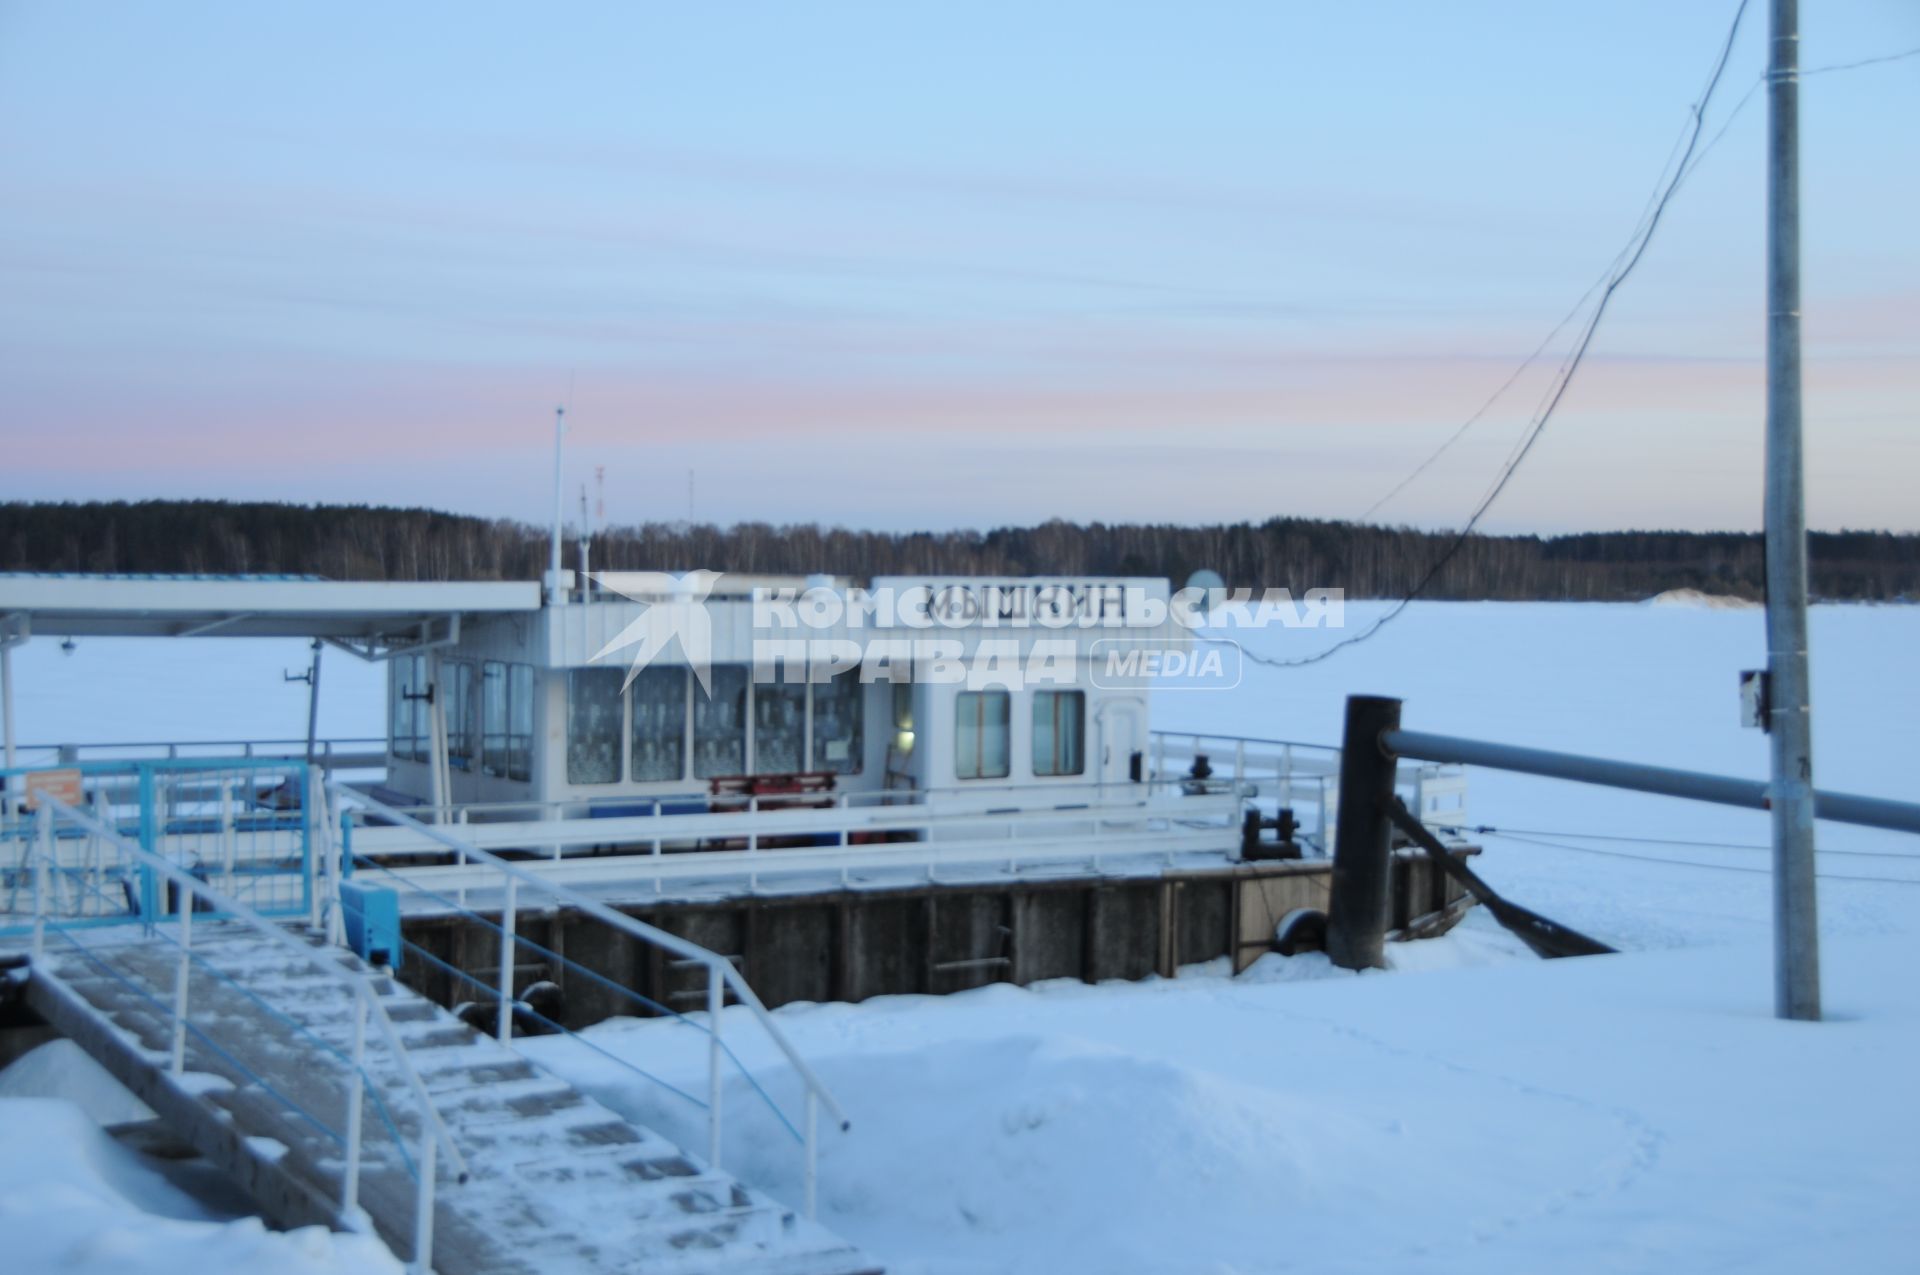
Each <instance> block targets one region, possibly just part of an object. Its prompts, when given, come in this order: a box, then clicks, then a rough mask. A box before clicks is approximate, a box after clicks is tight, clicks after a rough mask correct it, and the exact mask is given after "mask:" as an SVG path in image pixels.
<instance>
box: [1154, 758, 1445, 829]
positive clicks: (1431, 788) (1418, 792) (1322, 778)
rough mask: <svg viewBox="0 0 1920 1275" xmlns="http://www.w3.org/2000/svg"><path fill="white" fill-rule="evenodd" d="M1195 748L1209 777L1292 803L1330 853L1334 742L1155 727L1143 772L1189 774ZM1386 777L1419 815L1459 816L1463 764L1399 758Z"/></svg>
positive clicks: (1163, 777) (1259, 798)
mask: <svg viewBox="0 0 1920 1275" xmlns="http://www.w3.org/2000/svg"><path fill="white" fill-rule="evenodd" d="M1201 756H1204V757H1206V759H1207V765H1208V768H1209V770H1210V772H1211V777H1210V778H1209V779H1208V780H1207V782H1208V783H1209V784H1216V785H1223V786H1230V787H1232V788H1234V789H1235V790H1237V791H1238V792H1240V793H1241V794H1242V795H1243V796H1245V797H1246V798H1247V799H1249V800H1252V801H1256V802H1258V803H1260V804H1261V805H1263V806H1272V807H1275V808H1279V807H1286V808H1289V809H1291V810H1293V811H1294V813H1295V815H1296V816H1299V817H1300V825H1301V829H1302V833H1303V835H1304V836H1305V837H1306V838H1307V840H1308V842H1309V843H1310V844H1312V845H1313V846H1314V847H1315V848H1316V849H1318V850H1319V851H1320V852H1321V853H1322V854H1332V853H1333V842H1334V836H1335V834H1336V832H1337V831H1338V826H1339V817H1340V750H1339V749H1338V748H1335V747H1332V746H1330V745H1327V744H1310V743H1305V742H1301V741H1298V740H1286V739H1254V738H1250V737H1247V736H1243V735H1202V734H1193V733H1188V732H1181V731H1155V732H1153V746H1152V750H1151V758H1152V767H1151V776H1152V778H1153V779H1155V780H1157V781H1163V782H1173V783H1179V782H1182V781H1183V779H1184V780H1186V781H1187V782H1192V781H1191V772H1192V770H1193V766H1194V760H1195V758H1197V757H1201ZM1394 782H1395V787H1396V788H1397V789H1399V790H1400V792H1401V795H1402V796H1403V797H1404V798H1405V799H1406V801H1407V807H1408V809H1410V810H1412V811H1413V812H1414V814H1415V815H1416V816H1417V817H1418V818H1419V819H1420V821H1421V822H1422V823H1425V824H1428V825H1430V826H1432V825H1444V826H1448V827H1456V828H1457V827H1459V826H1461V825H1462V824H1465V823H1466V822H1467V770H1466V767H1464V766H1446V765H1435V764H1433V763H1430V762H1402V763H1401V764H1400V767H1399V771H1398V773H1397V775H1396V777H1395V781H1394ZM1442 835H1445V834H1444V833H1443V834H1442Z"/></svg>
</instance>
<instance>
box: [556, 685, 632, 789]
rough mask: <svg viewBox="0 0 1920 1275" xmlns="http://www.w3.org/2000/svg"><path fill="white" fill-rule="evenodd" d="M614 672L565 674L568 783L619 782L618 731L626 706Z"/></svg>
mask: <svg viewBox="0 0 1920 1275" xmlns="http://www.w3.org/2000/svg"><path fill="white" fill-rule="evenodd" d="M625 676H626V672H625V670H623V669H617V668H576V669H569V670H567V782H568V783H570V784H610V783H613V782H615V781H616V780H618V779H619V778H620V727H621V725H622V722H621V714H622V713H623V711H624V709H625V705H624V703H623V702H622V700H621V696H620V682H621V679H622V678H624V677H625Z"/></svg>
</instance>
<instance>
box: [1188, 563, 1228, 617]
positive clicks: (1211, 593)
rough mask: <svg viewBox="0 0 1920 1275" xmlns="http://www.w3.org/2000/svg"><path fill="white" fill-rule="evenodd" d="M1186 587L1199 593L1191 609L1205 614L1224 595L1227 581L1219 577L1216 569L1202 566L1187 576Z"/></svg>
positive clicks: (1192, 591)
mask: <svg viewBox="0 0 1920 1275" xmlns="http://www.w3.org/2000/svg"><path fill="white" fill-rule="evenodd" d="M1187 589H1188V590H1189V591H1191V593H1197V594H1198V595H1199V599H1198V600H1197V601H1196V602H1195V603H1194V604H1193V609H1194V610H1195V611H1197V612H1199V613H1200V614H1201V615H1205V614H1206V613H1207V612H1208V611H1210V610H1212V609H1213V604H1214V603H1215V602H1217V601H1219V600H1220V599H1221V598H1224V597H1225V596H1226V594H1227V582H1226V581H1225V580H1222V579H1221V578H1220V573H1219V572H1218V571H1209V570H1207V569H1206V568H1205V567H1202V568H1201V569H1200V570H1198V571H1196V572H1194V573H1193V574H1192V575H1190V576H1188V577H1187Z"/></svg>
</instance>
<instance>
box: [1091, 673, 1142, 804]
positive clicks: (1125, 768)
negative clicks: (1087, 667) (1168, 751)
mask: <svg viewBox="0 0 1920 1275" xmlns="http://www.w3.org/2000/svg"><path fill="white" fill-rule="evenodd" d="M1094 721H1095V724H1096V725H1097V727H1098V729H1099V741H1100V781H1101V782H1102V783H1108V784H1124V783H1138V782H1139V780H1140V777H1141V775H1142V773H1143V767H1144V764H1145V760H1146V747H1147V701H1146V699H1145V698H1144V697H1142V696H1137V695H1115V696H1109V697H1103V698H1102V699H1101V701H1100V707H1099V708H1097V709H1096V710H1094ZM1135 757H1138V758H1140V761H1139V762H1138V763H1136V762H1135V760H1134V759H1135Z"/></svg>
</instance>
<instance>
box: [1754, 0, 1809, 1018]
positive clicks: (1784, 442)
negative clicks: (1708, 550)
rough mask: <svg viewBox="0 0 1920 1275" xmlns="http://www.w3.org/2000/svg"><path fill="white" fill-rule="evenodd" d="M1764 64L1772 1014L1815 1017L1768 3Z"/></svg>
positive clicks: (1791, 369)
mask: <svg viewBox="0 0 1920 1275" xmlns="http://www.w3.org/2000/svg"><path fill="white" fill-rule="evenodd" d="M1770 47H1771V50H1772V52H1771V55H1770V57H1769V61H1768V67H1767V102H1768V112H1767V468H1766V475H1767V476H1766V485H1767V497H1766V520H1767V538H1766V546H1767V672H1768V679H1767V680H1768V687H1767V691H1768V702H1769V704H1770V711H1769V713H1768V718H1769V735H1768V741H1769V743H1770V745H1771V748H1772V787H1771V792H1770V797H1771V802H1772V812H1771V813H1772V817H1773V948H1774V995H1773V1000H1774V1014H1775V1016H1776V1017H1779V1018H1792V1019H1802V1020H1806V1021H1817V1020H1818V1019H1819V1017H1820V916H1819V908H1818V906H1817V903H1816V900H1815V897H1814V874H1813V868H1814V863H1813V722H1812V715H1811V711H1810V707H1809V694H1808V686H1807V514H1806V491H1805V482H1804V474H1803V465H1802V459H1801V445H1800V13H1799V0H1773V32H1772V40H1771V44H1770Z"/></svg>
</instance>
